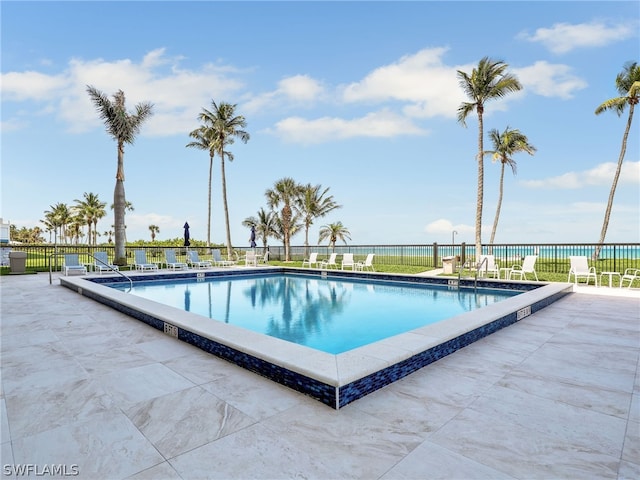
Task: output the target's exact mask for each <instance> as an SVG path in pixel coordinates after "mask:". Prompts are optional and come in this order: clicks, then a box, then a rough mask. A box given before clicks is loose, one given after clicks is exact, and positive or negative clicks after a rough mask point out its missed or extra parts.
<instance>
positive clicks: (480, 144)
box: [475, 105, 484, 261]
mask: <svg viewBox="0 0 640 480" xmlns="http://www.w3.org/2000/svg"><path fill="white" fill-rule="evenodd" d="M477 110H478V198H477V200H476V255H475V257H476V261H477V260H478V259H479V258H480V255H482V205H483V201H484V155H483V152H484V142H483V129H484V126H483V120H482V105H478V106H477Z"/></svg>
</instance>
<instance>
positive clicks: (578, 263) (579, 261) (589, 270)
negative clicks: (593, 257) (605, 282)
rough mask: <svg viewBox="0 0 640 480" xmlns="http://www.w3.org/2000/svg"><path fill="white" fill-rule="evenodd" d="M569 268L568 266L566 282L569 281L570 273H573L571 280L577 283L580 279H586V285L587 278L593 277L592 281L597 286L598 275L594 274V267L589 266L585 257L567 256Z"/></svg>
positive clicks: (587, 283) (587, 282)
mask: <svg viewBox="0 0 640 480" xmlns="http://www.w3.org/2000/svg"><path fill="white" fill-rule="evenodd" d="M569 262H570V263H571V268H569V277H568V278H567V282H571V275H573V282H574V283H575V284H576V285H578V283H579V282H580V279H581V278H583V279H585V280H586V285H589V279H590V278H591V277H593V283H595V285H596V287H597V286H598V275H597V274H596V267H589V261H588V259H587V257H584V256H575V257H569Z"/></svg>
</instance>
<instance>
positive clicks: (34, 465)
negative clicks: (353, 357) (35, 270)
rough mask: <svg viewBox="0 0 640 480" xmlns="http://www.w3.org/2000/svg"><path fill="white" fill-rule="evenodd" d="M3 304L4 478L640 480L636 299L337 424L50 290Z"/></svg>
mask: <svg viewBox="0 0 640 480" xmlns="http://www.w3.org/2000/svg"><path fill="white" fill-rule="evenodd" d="M55 277H57V275H55ZM0 287H1V295H2V297H1V300H2V303H1V314H2V318H1V337H0V341H1V347H2V352H1V358H0V360H1V376H2V377H1V379H2V390H1V392H0V415H1V419H0V420H1V422H0V427H1V433H2V445H1V446H2V449H1V463H2V468H3V471H2V478H24V477H23V476H16V475H11V471H12V469H13V468H14V467H15V468H18V467H19V466H23V468H24V466H30V468H31V469H32V470H31V476H32V477H33V478H54V477H53V476H49V475H41V474H42V473H44V472H46V469H47V468H52V467H51V466H59V465H63V466H65V468H66V469H67V472H68V473H69V472H71V473H73V472H74V471H75V469H77V471H78V475H77V477H74V478H82V479H97V480H100V479H105V480H110V479H161V480H172V479H184V480H187V479H204V478H212V479H214V478H215V479H217V478H221V479H287V478H308V479H322V480H327V479H382V480H391V479H530V478H531V479H580V480H583V479H616V478H619V479H623V478H625V479H627V478H628V479H639V478H640V374H639V371H640V370H639V366H638V365H639V360H640V359H639V356H640V295H631V296H611V295H594V294H593V293H607V291H606V289H604V288H601V289H599V291H598V292H595V290H591V291H590V293H574V294H571V295H568V296H567V297H564V298H563V299H561V300H560V301H558V302H556V303H554V304H553V305H551V306H549V307H547V308H545V309H543V310H542V311H540V312H538V313H536V314H534V315H532V316H530V317H527V318H525V319H524V320H522V321H520V322H518V323H517V324H515V325H512V326H510V327H508V328H506V329H504V330H501V331H499V332H497V333H495V334H494V335H492V336H491V337H488V338H485V339H483V340H481V341H479V342H477V343H475V344H473V345H470V346H468V347H466V348H464V349H462V350H460V351H458V352H456V353H454V354H452V355H450V356H449V357H446V358H444V359H442V360H440V361H438V362H436V363H434V364H432V365H430V366H428V367H426V368H424V369H422V370H421V371H418V372H416V373H414V374H412V375H410V376H408V377H407V378H405V379H403V380H401V381H399V382H397V383H395V384H393V385H390V386H388V387H385V388H384V389H382V390H379V391H377V392H375V393H373V394H371V395H369V396H367V397H365V398H363V399H361V400H358V401H356V402H354V403H352V404H350V405H348V406H347V407H345V408H343V409H341V410H340V411H335V410H332V409H331V408H329V407H327V406H325V405H322V404H320V403H319V402H317V401H315V400H312V399H310V398H308V397H305V396H304V395H302V394H299V393H297V392H294V391H292V390H289V389H287V388H285V387H282V386H280V385H277V384H275V383H273V382H271V381H269V380H266V379H263V378H261V377H259V376H257V375H255V374H252V373H249V372H247V371H245V370H243V369H241V368H239V367H236V366H234V365H232V364H230V363H228V362H226V361H224V360H220V359H218V358H216V357H213V356H211V355H209V354H206V353H204V352H202V351H200V350H198V349H197V348H195V347H192V346H190V345H187V344H184V343H181V342H179V341H177V340H175V339H173V338H171V337H168V336H166V335H164V334H163V333H161V332H159V331H157V330H155V329H153V328H151V327H148V326H146V325H144V324H142V323H140V322H138V321H135V320H132V319H130V318H128V317H126V316H125V315H122V314H120V313H118V312H115V311H114V310H111V309H109V308H107V307H105V306H103V305H100V304H97V303H95V302H93V301H91V300H89V299H87V298H84V297H81V296H80V295H78V294H76V293H73V292H72V291H70V290H68V289H66V288H64V287H61V286H60V285H59V284H58V281H57V278H54V281H53V285H50V284H49V278H48V274H38V275H24V276H3V277H0ZM614 290H616V289H610V292H609V293H619V292H618V291H615V292H614ZM580 291H583V290H580ZM584 291H587V292H588V291H589V290H584ZM34 469H35V471H34ZM36 473H38V474H39V475H36Z"/></svg>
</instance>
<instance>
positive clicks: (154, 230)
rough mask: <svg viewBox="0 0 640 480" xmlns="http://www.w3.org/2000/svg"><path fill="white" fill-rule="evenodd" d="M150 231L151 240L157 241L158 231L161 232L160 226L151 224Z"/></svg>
mask: <svg viewBox="0 0 640 480" xmlns="http://www.w3.org/2000/svg"><path fill="white" fill-rule="evenodd" d="M149 231H150V232H151V241H152V242H155V241H156V233H160V227H159V226H157V225H149Z"/></svg>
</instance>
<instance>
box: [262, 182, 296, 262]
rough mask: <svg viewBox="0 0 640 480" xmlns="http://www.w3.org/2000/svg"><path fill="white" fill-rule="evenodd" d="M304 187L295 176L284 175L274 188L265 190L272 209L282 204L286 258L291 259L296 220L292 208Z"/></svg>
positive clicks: (282, 225)
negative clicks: (297, 181)
mask: <svg viewBox="0 0 640 480" xmlns="http://www.w3.org/2000/svg"><path fill="white" fill-rule="evenodd" d="M301 191H302V187H301V186H300V185H298V184H297V183H296V181H295V180H294V179H293V178H290V177H284V178H281V179H280V180H278V181H277V182H276V183H275V185H274V186H273V188H272V189H269V190H267V191H266V192H265V196H266V197H267V204H268V205H269V208H271V209H274V210H275V209H277V208H279V207H280V205H282V209H281V210H280V217H279V218H280V224H281V229H282V240H283V243H284V260H285V262H290V261H291V254H290V252H289V249H290V246H291V237H292V236H293V234H294V232H293V226H294V225H295V223H296V222H294V219H293V213H294V212H293V209H292V208H291V206H292V205H294V204H295V203H296V201H297V199H298V198H299V197H300V193H301Z"/></svg>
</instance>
